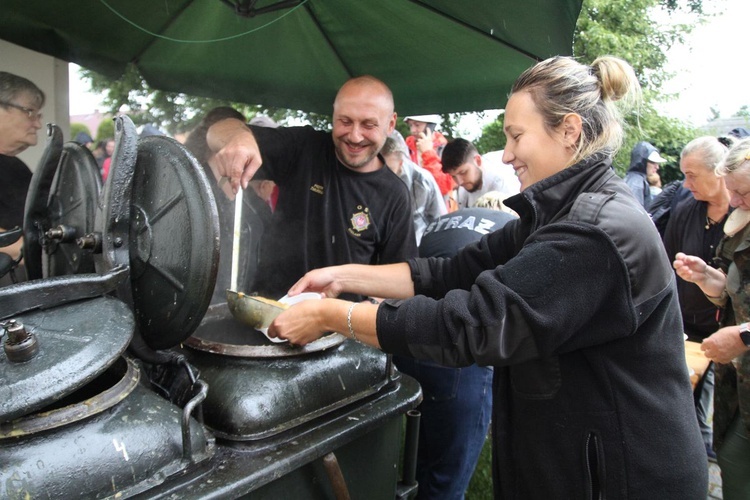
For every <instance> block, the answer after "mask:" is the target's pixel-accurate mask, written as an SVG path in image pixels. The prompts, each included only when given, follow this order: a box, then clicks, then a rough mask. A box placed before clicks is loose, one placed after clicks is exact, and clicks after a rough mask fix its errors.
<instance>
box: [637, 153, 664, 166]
mask: <svg viewBox="0 0 750 500" xmlns="http://www.w3.org/2000/svg"><path fill="white" fill-rule="evenodd" d="M641 158H642V157H641ZM647 159H648V161H650V162H653V163H666V162H667V160H665V159H664V158H662V157H661V155H660V154H659V152H658V151H651V154H650V155H648V158H647Z"/></svg>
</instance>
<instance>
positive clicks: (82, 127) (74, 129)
mask: <svg viewBox="0 0 750 500" xmlns="http://www.w3.org/2000/svg"><path fill="white" fill-rule="evenodd" d="M81 132H86V133H87V134H89V136H91V130H89V128H88V126H87V125H86V124H85V123H77V122H74V123H71V124H70V137H75V136H77V135H78V134H79V133H81Z"/></svg>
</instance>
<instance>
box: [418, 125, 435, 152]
mask: <svg viewBox="0 0 750 500" xmlns="http://www.w3.org/2000/svg"><path fill="white" fill-rule="evenodd" d="M417 149H419V152H420V153H424V152H425V151H432V150H433V149H435V147H434V146H433V145H432V132H431V131H430V130H429V129H427V130H425V131H424V132H420V133H419V139H417Z"/></svg>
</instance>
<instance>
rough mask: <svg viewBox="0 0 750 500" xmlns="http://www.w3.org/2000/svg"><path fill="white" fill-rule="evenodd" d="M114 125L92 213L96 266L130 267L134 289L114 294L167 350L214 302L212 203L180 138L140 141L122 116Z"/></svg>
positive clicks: (147, 337)
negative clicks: (97, 241) (97, 240)
mask: <svg viewBox="0 0 750 500" xmlns="http://www.w3.org/2000/svg"><path fill="white" fill-rule="evenodd" d="M115 127H116V137H115V151H114V154H113V155H112V164H111V166H110V174H109V177H108V178H107V183H106V184H105V186H104V193H103V195H102V201H103V203H102V207H101V210H100V212H99V213H98V214H97V222H96V227H97V230H98V231H100V234H101V235H102V256H101V260H100V261H99V262H98V263H97V271H98V272H107V271H109V270H111V269H112V268H114V267H115V266H118V265H125V266H129V267H130V274H131V276H130V287H131V288H130V290H120V291H118V296H119V297H120V298H121V299H123V300H124V301H125V302H127V303H129V304H131V305H132V306H133V309H134V311H135V317H136V322H137V325H138V333H139V334H140V335H141V336H142V337H143V339H144V341H145V342H146V344H147V345H148V346H149V347H151V348H152V349H167V348H170V347H174V346H176V345H178V344H179V343H181V342H182V341H183V340H185V339H187V338H188V337H190V335H191V334H192V333H193V331H194V330H195V328H196V327H197V326H198V324H199V323H200V321H201V319H202V317H203V315H204V313H205V312H206V309H207V308H208V305H209V302H210V300H211V296H212V294H213V289H214V285H215V283H216V272H217V269H218V264H219V218H218V211H217V208H216V202H215V200H214V197H213V193H212V192H211V188H210V185H209V183H208V179H207V177H206V174H205V172H204V170H203V168H202V167H201V165H200V164H199V163H198V161H197V160H196V159H195V158H194V157H193V156H192V155H191V154H190V153H189V152H188V150H187V149H185V147H184V146H182V145H181V144H180V143H178V142H177V141H175V140H174V139H172V138H169V137H165V136H150V137H146V138H143V139H140V140H138V139H137V133H136V130H135V127H134V126H133V123H132V121H130V119H129V118H128V117H126V116H123V117H118V118H117V119H116V122H115ZM123 250H126V251H123Z"/></svg>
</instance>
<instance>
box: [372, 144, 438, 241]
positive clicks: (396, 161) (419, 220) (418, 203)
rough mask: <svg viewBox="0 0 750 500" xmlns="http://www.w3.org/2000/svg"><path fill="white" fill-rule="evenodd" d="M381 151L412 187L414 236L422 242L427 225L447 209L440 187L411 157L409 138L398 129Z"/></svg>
mask: <svg viewBox="0 0 750 500" xmlns="http://www.w3.org/2000/svg"><path fill="white" fill-rule="evenodd" d="M380 154H381V155H382V156H383V159H384V160H385V163H386V165H388V168H390V169H391V170H393V172H394V173H395V174H396V175H398V176H399V178H400V179H401V180H402V181H404V184H406V187H408V188H409V192H410V193H411V208H412V221H413V222H414V236H415V237H416V238H417V246H419V242H420V241H421V240H422V234H424V232H425V229H427V226H428V225H429V224H431V223H432V222H433V221H434V220H435V219H437V218H438V217H440V216H441V215H445V214H446V213H447V209H446V207H445V202H444V201H443V197H442V196H441V195H440V188H439V187H438V185H437V183H436V182H435V179H434V178H433V177H432V175H430V173H429V172H427V171H426V170H425V169H423V168H421V167H420V166H419V165H417V164H415V163H414V162H413V161H411V160H410V159H409V152H408V150H407V147H406V142H405V141H404V138H403V137H402V136H401V134H400V133H399V132H398V131H397V130H394V131H393V132H392V133H391V134H390V135H389V136H388V138H387V139H386V140H385V144H383V149H381V150H380Z"/></svg>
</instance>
